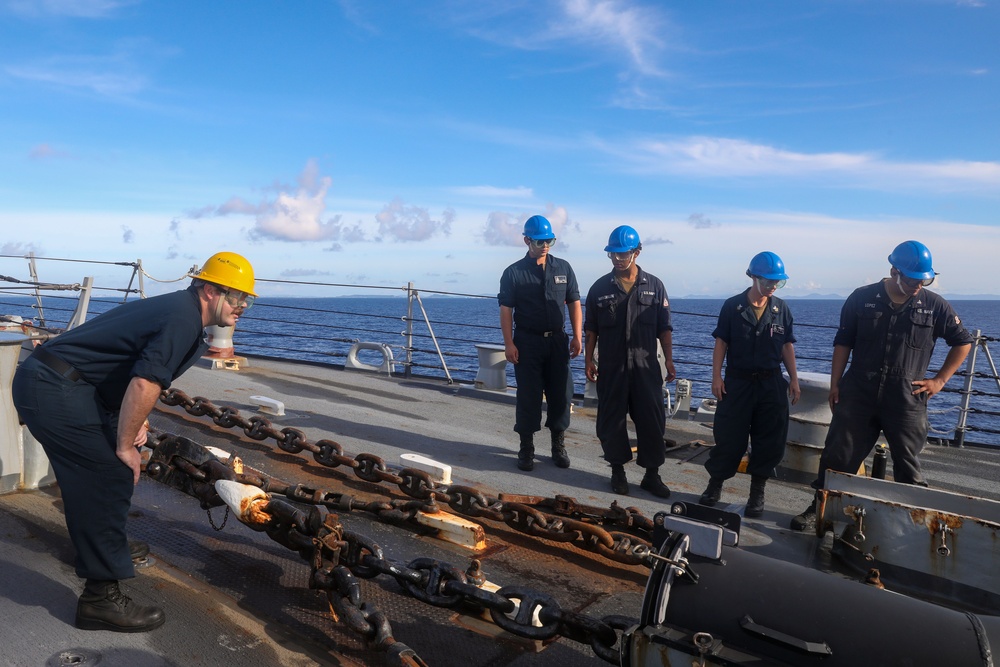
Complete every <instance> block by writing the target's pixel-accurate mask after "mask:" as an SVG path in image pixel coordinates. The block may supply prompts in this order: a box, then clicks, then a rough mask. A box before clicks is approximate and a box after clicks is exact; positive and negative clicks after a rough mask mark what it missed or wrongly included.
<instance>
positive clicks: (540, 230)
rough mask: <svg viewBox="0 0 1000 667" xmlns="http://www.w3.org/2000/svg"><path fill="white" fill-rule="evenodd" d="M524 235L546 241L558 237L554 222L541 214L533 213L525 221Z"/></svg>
mask: <svg viewBox="0 0 1000 667" xmlns="http://www.w3.org/2000/svg"><path fill="white" fill-rule="evenodd" d="M524 235H525V236H527V237H528V238H529V239H533V240H535V241H544V240H546V239H554V238H555V237H556V235H555V233H554V232H553V231H552V223H551V222H549V221H548V220H547V219H546V218H544V217H543V216H540V215H533V216H531V217H530V218H528V219H527V220H526V221H525V223H524Z"/></svg>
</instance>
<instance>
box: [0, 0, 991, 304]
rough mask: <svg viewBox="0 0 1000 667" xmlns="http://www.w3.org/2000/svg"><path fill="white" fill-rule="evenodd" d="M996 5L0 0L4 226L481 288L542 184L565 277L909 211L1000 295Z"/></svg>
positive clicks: (841, 233)
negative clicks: (638, 250) (622, 254)
mask: <svg viewBox="0 0 1000 667" xmlns="http://www.w3.org/2000/svg"><path fill="white" fill-rule="evenodd" d="M998 31H1000V11H998V9H997V3H996V2H995V1H994V0H947V1H946V0H897V1H892V0H883V1H877V0H869V1H860V0H859V1H854V0H835V1H829V2H824V1H806V0H789V1H785V2H777V1H768V0H760V1H756V2H744V1H736V0H733V1H718V2H714V1H710V0H706V1H704V2H654V1H648V2H632V1H625V0H623V1H613V0H560V1H556V0H553V1H548V0H527V1H524V2H520V1H518V0H505V1H503V2H501V1H484V0H478V1H469V2H465V1H451V0H442V1H437V2H435V1H431V0H412V1H406V0H398V1H393V2H389V1H383V0H364V1H362V0H354V1H352V0H342V1H341V2H333V1H328V2H320V1H317V0H313V1H303V2H294V3H291V2H284V3H279V2H263V1H260V0H246V1H243V2H204V1H199V2H190V1H187V0H176V1H173V2H163V1H160V2H152V1H144V0H37V1H28V0H0V127H2V128H3V137H4V140H3V141H2V142H0V225H2V227H0V229H2V232H0V254H4V255H21V254H24V253H27V252H28V251H34V252H35V253H36V254H37V255H41V256H48V257H77V258H86V259H95V260H106V261H129V260H134V259H136V258H141V259H142V260H143V264H144V266H145V268H146V271H147V272H148V273H149V274H150V276H152V277H154V278H156V279H162V280H167V279H173V278H177V277H179V276H181V275H183V273H184V272H185V271H186V270H187V269H188V268H189V267H191V266H192V265H194V264H198V263H200V262H202V261H203V260H204V259H205V258H206V257H207V256H208V255H209V254H211V253H212V252H215V251H216V250H220V249H228V250H234V251H236V252H240V253H242V254H244V255H246V256H247V257H248V258H249V259H250V260H251V261H252V262H253V263H254V265H255V267H256V269H257V274H258V277H261V278H275V279H285V280H303V281H317V282H329V283H350V284H365V285H385V286H400V285H405V284H406V283H407V282H408V281H412V282H413V283H414V284H415V285H416V287H418V288H421V289H424V290H448V291H457V292H464V293H473V294H495V293H496V290H497V283H498V280H499V276H500V273H501V271H502V270H503V268H504V267H505V266H506V265H507V264H509V263H511V262H513V261H515V260H516V259H517V258H518V257H520V256H521V254H522V252H523V248H524V246H523V245H522V242H521V236H520V229H521V224H522V223H523V221H524V220H525V219H526V218H527V217H529V216H530V215H533V214H536V213H541V214H543V215H546V216H548V217H549V218H550V220H552V222H553V224H554V225H555V226H556V228H557V234H558V237H559V241H558V244H557V246H556V248H555V249H554V251H553V252H554V253H555V254H556V255H559V256H562V257H565V258H567V259H568V260H569V261H570V262H571V263H572V264H573V266H574V268H575V270H576V273H577V276H578V278H579V281H580V283H581V286H582V287H583V289H584V290H585V289H586V288H587V287H589V285H590V284H591V283H592V282H593V281H594V280H595V279H596V278H598V277H599V276H600V275H602V274H603V273H606V272H607V271H608V270H610V262H609V260H608V259H607V257H606V256H605V255H604V253H603V247H604V245H605V243H606V241H607V236H608V233H609V232H610V230H611V229H612V228H614V227H615V226H617V225H619V224H630V225H632V226H634V227H635V228H636V229H637V230H638V231H639V233H640V235H641V236H642V239H643V244H644V251H643V253H642V256H641V257H640V259H639V264H640V265H641V266H642V267H643V268H645V269H646V270H648V271H650V272H652V273H654V274H656V275H658V276H659V277H661V278H662V279H663V280H664V282H665V283H666V285H667V289H668V291H669V292H670V293H671V294H672V295H673V296H676V297H680V296H686V295H711V296H725V295H728V294H731V293H734V292H735V291H738V290H741V289H743V288H744V287H745V286H746V285H747V284H748V280H747V279H746V278H745V276H744V275H743V273H744V271H745V269H746V265H747V263H748V261H749V258H750V257H751V256H752V255H753V254H755V253H756V252H758V251H760V250H772V251H774V252H777V253H778V254H779V255H781V256H782V257H783V259H784V260H785V264H786V266H787V270H788V273H789V274H790V275H791V280H790V281H789V284H788V286H787V287H786V289H785V291H784V294H785V295H786V296H794V295H804V294H809V293H826V294H833V293H836V294H847V293H849V292H850V290H851V289H853V288H854V287H856V286H858V285H860V284H863V283H866V282H871V281H874V280H876V279H878V278H879V277H881V276H883V275H886V273H887V270H888V266H887V263H886V261H885V260H886V256H887V255H888V254H889V252H890V250H891V249H892V247H893V246H894V245H895V244H896V243H898V242H900V241H903V240H906V239H909V238H915V239H918V240H921V241H923V242H925V243H926V244H927V245H928V246H930V248H931V250H932V251H933V253H934V258H935V268H936V269H937V271H938V272H939V273H940V274H941V275H940V277H939V280H938V287H937V289H939V290H940V291H942V292H944V293H948V294H984V293H990V294H1000V284H998V281H997V279H996V275H997V272H996V271H995V268H994V266H995V263H996V261H997V258H998V257H1000V255H998V250H1000V217H998V210H1000V207H998V204H1000V129H998V128H1000V123H998V119H1000V85H998V81H997V75H998V73H1000V62H998V61H1000V40H998V39H997V34H998ZM24 266H25V263H24V262H23V261H22V260H11V259H0V273H4V274H15V273H17V272H18V271H20V273H18V274H17V275H21V274H23V273H24V270H23V267H24ZM81 270H82V269H81V267H80V266H79V265H67V264H62V263H54V262H49V263H42V264H41V265H40V269H39V271H40V273H41V275H40V277H41V278H43V279H45V280H54V281H78V280H79V279H80V275H79V272H80V271H81ZM104 270H105V269H101V268H99V269H98V271H97V273H98V282H99V283H100V280H101V275H102V274H101V272H102V271H104ZM90 272H91V273H92V272H93V271H90ZM109 275H110V274H109ZM118 275H120V274H118ZM175 287H176V284H163V285H157V284H154V283H151V282H148V281H147V288H149V289H150V290H151V291H154V292H156V291H164V290H169V289H173V288H175ZM259 291H261V292H262V293H264V294H276V295H288V294H301V295H312V294H317V293H319V294H327V295H333V294H339V293H344V292H345V290H344V289H333V288H330V289H324V290H320V291H318V292H317V291H316V290H315V289H311V288H305V287H299V286H294V285H286V284H268V285H266V286H265V285H262V286H261V289H260V290H259Z"/></svg>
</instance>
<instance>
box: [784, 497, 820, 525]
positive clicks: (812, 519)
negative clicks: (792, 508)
mask: <svg viewBox="0 0 1000 667" xmlns="http://www.w3.org/2000/svg"><path fill="white" fill-rule="evenodd" d="M790 526H791V528H792V530H803V531H804V530H816V501H815V500H813V501H812V504H811V505H809V507H807V508H806V510H805V511H804V512H803V513H802V514H799V515H798V516H793V517H792V521H791V524H790Z"/></svg>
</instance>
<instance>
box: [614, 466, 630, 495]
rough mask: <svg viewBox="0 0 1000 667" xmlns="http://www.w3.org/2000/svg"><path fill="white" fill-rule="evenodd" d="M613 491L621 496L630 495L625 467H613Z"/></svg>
mask: <svg viewBox="0 0 1000 667" xmlns="http://www.w3.org/2000/svg"><path fill="white" fill-rule="evenodd" d="M611 490H612V491H614V492H615V493H617V494H618V495H619V496H627V495H628V479H627V478H626V477H625V466H623V465H621V464H612V465H611Z"/></svg>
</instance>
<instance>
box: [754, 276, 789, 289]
mask: <svg viewBox="0 0 1000 667" xmlns="http://www.w3.org/2000/svg"><path fill="white" fill-rule="evenodd" d="M754 280H756V281H757V284H758V285H760V287H761V289H781V288H782V287H784V286H785V283H787V282H788V281H787V280H768V279H767V278H761V277H760V276H754Z"/></svg>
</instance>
